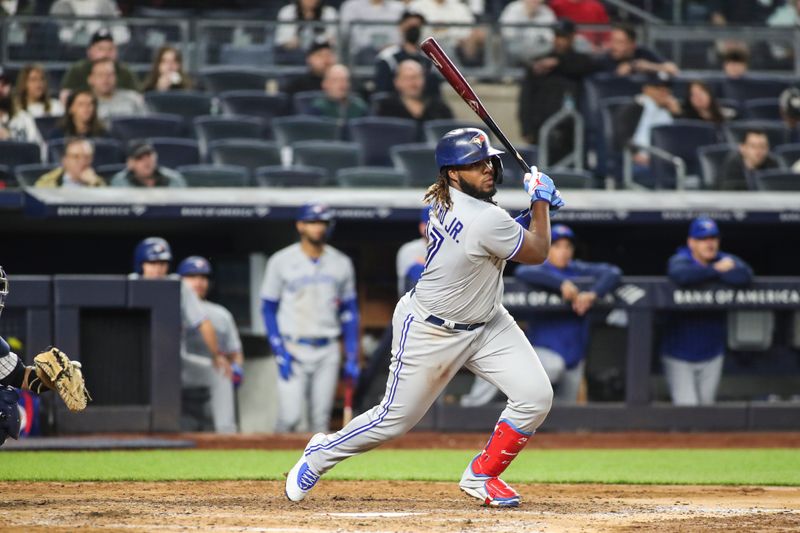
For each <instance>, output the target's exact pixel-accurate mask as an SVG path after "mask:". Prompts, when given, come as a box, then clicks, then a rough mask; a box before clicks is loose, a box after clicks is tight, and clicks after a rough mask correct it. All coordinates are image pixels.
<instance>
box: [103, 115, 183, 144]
mask: <svg viewBox="0 0 800 533" xmlns="http://www.w3.org/2000/svg"><path fill="white" fill-rule="evenodd" d="M111 133H112V135H114V137H116V138H118V139H121V140H122V141H130V140H132V139H145V138H148V137H184V138H185V137H186V127H185V124H184V121H183V117H181V116H180V115H174V114H171V113H160V114H153V115H147V116H128V117H115V118H113V119H111Z"/></svg>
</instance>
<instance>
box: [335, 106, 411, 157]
mask: <svg viewBox="0 0 800 533" xmlns="http://www.w3.org/2000/svg"><path fill="white" fill-rule="evenodd" d="M348 131H349V132H350V138H351V139H352V140H353V141H354V142H357V143H358V144H359V145H361V148H362V150H363V153H364V164H365V165H367V166H378V167H390V166H392V158H391V157H390V156H389V147H390V146H395V145H398V144H408V143H413V142H416V141H417V133H418V127H417V122H416V121H414V120H411V119H405V118H393V117H363V118H355V119H352V120H350V121H349V122H348Z"/></svg>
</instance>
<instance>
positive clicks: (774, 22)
mask: <svg viewBox="0 0 800 533" xmlns="http://www.w3.org/2000/svg"><path fill="white" fill-rule="evenodd" d="M767 25H769V26H794V27H797V26H798V25H800V0H786V4H784V5H782V6H781V7H779V8H778V9H776V10H775V11H773V12H772V15H770V16H769V18H768V19H767Z"/></svg>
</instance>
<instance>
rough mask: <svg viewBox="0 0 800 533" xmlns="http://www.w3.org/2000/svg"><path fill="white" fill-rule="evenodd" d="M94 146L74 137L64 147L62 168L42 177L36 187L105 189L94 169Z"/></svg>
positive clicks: (104, 184)
mask: <svg viewBox="0 0 800 533" xmlns="http://www.w3.org/2000/svg"><path fill="white" fill-rule="evenodd" d="M93 158H94V146H92V143H91V142H90V141H89V140H87V139H79V138H77V137H73V138H71V139H68V140H67V142H66V144H65V146H64V155H62V156H61V166H60V167H58V168H55V169H53V170H51V171H50V172H48V173H46V174H44V175H42V177H40V178H39V179H38V180H36V183H35V184H34V187H40V188H54V187H105V186H106V182H105V181H103V178H101V177H100V176H98V175H97V173H96V172H95V171H94V169H93V168H92V159H93Z"/></svg>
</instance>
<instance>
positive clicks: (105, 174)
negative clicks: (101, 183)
mask: <svg viewBox="0 0 800 533" xmlns="http://www.w3.org/2000/svg"><path fill="white" fill-rule="evenodd" d="M125 168H126V165H125V163H114V164H113V165H99V166H96V167H94V171H95V172H97V174H98V175H99V176H102V178H103V179H104V180H106V183H110V182H111V178H112V177H113V176H114V174H116V173H117V172H120V171H121V170H125Z"/></svg>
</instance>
